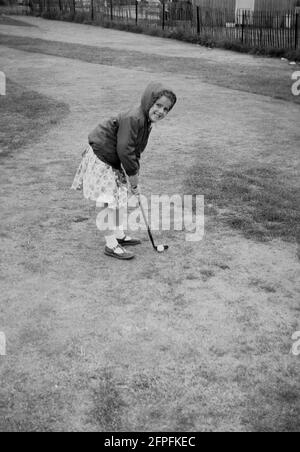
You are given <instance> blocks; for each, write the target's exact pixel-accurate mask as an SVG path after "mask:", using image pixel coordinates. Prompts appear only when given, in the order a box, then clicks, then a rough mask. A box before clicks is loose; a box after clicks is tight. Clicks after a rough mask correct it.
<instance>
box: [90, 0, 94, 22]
mask: <svg viewBox="0 0 300 452" xmlns="http://www.w3.org/2000/svg"><path fill="white" fill-rule="evenodd" d="M91 20H92V21H93V20H94V0H91Z"/></svg>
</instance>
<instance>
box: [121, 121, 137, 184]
mask: <svg viewBox="0 0 300 452" xmlns="http://www.w3.org/2000/svg"><path fill="white" fill-rule="evenodd" d="M138 131H139V125H138V121H137V119H135V118H132V117H125V118H122V119H121V120H120V121H119V128H118V134H117V153H118V156H119V159H120V160H121V163H122V166H123V168H124V170H125V172H126V174H127V175H128V176H129V179H130V177H132V176H136V177H138V176H137V175H138V172H139V169H140V164H139V159H138V157H137V154H136V146H137V142H138ZM132 180H133V183H132V185H138V179H137V180H135V179H132ZM136 182H137V183H136Z"/></svg>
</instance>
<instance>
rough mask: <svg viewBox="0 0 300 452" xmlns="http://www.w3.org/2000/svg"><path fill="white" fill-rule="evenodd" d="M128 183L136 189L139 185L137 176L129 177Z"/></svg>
mask: <svg viewBox="0 0 300 452" xmlns="http://www.w3.org/2000/svg"><path fill="white" fill-rule="evenodd" d="M129 182H130V185H131V186H132V187H137V186H138V185H139V176H138V174H136V175H135V176H129Z"/></svg>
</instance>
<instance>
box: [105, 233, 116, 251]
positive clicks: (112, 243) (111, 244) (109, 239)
mask: <svg viewBox="0 0 300 452" xmlns="http://www.w3.org/2000/svg"><path fill="white" fill-rule="evenodd" d="M105 241H106V246H108V248H111V249H113V248H115V247H116V246H118V241H117V239H116V237H115V235H107V236H106V237H105Z"/></svg>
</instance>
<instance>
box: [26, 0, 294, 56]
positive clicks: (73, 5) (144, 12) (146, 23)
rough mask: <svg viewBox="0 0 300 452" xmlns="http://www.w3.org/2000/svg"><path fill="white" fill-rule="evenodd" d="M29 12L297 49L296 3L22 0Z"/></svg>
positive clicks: (277, 47)
mask: <svg viewBox="0 0 300 452" xmlns="http://www.w3.org/2000/svg"><path fill="white" fill-rule="evenodd" d="M25 2H27V5H28V6H27V13H40V14H43V13H45V12H46V13H48V15H50V17H51V16H52V17H56V16H66V15H69V18H70V16H71V19H72V16H73V17H74V19H75V20H76V18H77V20H80V19H81V20H84V19H86V20H92V21H97V22H99V23H101V22H104V21H106V22H107V21H111V22H115V23H123V24H124V23H130V24H136V25H140V26H143V27H149V28H161V29H163V30H177V31H184V32H185V33H189V34H191V35H195V36H199V37H203V38H206V39H207V40H209V39H211V40H212V41H228V42H232V43H234V42H240V43H243V44H245V45H247V46H249V47H253V48H256V47H257V48H263V47H264V48H274V49H298V48H299V45H300V44H299V43H300V39H299V35H300V20H299V15H300V8H294V9H293V10H289V11H269V12H268V11H254V12H252V11H244V10H237V11H234V10H233V9H232V8H230V9H229V8H223V9H222V8H209V7H204V6H203V7H202V6H196V5H194V4H193V3H191V2H190V1H178V0H177V1H176V2H175V1H173V2H171V1H167V0H165V1H164V0H161V1H160V2H159V1H158V0H157V2H156V3H154V2H147V1H146V0H140V1H136V0H25Z"/></svg>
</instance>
